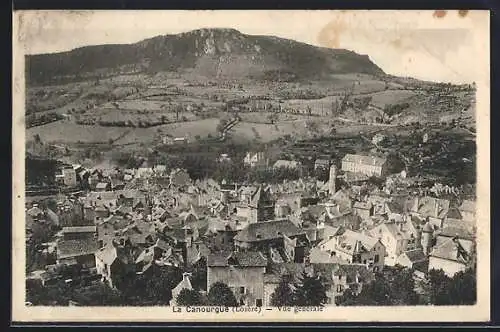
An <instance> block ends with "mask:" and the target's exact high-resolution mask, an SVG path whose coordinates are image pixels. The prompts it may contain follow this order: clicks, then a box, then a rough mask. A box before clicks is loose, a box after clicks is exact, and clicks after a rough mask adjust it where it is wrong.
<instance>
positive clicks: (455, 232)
mask: <svg viewBox="0 0 500 332" xmlns="http://www.w3.org/2000/svg"><path fill="white" fill-rule="evenodd" d="M439 235H441V236H446V237H455V236H456V237H458V238H459V239H465V240H473V239H474V233H473V231H472V229H471V227H470V226H468V225H466V224H458V223H454V225H449V226H448V225H447V226H445V227H443V229H442V230H441V231H440V232H439Z"/></svg>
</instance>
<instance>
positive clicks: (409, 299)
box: [387, 267, 419, 305]
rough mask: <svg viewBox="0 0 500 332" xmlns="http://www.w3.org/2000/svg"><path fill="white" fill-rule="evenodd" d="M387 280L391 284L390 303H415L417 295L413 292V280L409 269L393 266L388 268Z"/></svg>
mask: <svg viewBox="0 0 500 332" xmlns="http://www.w3.org/2000/svg"><path fill="white" fill-rule="evenodd" d="M387 273H388V274H389V275H388V281H389V284H390V285H391V295H390V300H391V305H416V304H418V302H419V301H418V295H417V293H416V292H415V281H414V279H413V272H412V271H411V270H410V269H405V268H402V267H395V268H393V269H388V272H387Z"/></svg>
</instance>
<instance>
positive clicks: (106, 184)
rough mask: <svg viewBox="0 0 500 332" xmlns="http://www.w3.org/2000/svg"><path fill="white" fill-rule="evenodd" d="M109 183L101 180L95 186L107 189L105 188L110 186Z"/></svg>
mask: <svg viewBox="0 0 500 332" xmlns="http://www.w3.org/2000/svg"><path fill="white" fill-rule="evenodd" d="M108 185H109V184H108V183H107V182H99V183H98V184H96V186H95V187H96V188H97V189H105V188H107V187H108Z"/></svg>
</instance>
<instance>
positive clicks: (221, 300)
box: [208, 282, 238, 307]
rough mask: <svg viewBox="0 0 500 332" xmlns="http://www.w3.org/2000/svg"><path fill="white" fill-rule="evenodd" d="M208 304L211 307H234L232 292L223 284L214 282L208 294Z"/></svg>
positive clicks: (235, 304)
mask: <svg viewBox="0 0 500 332" xmlns="http://www.w3.org/2000/svg"><path fill="white" fill-rule="evenodd" d="M208 303H209V304H210V305H212V306H226V307H236V306H237V305H238V303H237V302H236V297H235V296H234V293H233V291H232V290H231V289H230V288H229V287H228V286H227V285H226V284H225V283H223V282H216V283H215V284H213V285H212V287H210V291H209V292H208Z"/></svg>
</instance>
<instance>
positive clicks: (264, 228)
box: [234, 219, 304, 242]
mask: <svg viewBox="0 0 500 332" xmlns="http://www.w3.org/2000/svg"><path fill="white" fill-rule="evenodd" d="M301 234H304V231H303V230H301V229H300V228H299V227H297V226H296V225H294V224H293V223H292V222H291V221H290V220H288V219H279V220H272V221H265V222H258V223H253V224H249V225H248V226H247V227H246V228H244V229H243V230H241V231H240V232H239V233H238V234H237V235H236V236H235V237H234V240H236V241H242V242H253V241H262V240H271V239H276V238H279V237H281V235H286V236H288V237H291V236H297V235H301Z"/></svg>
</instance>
